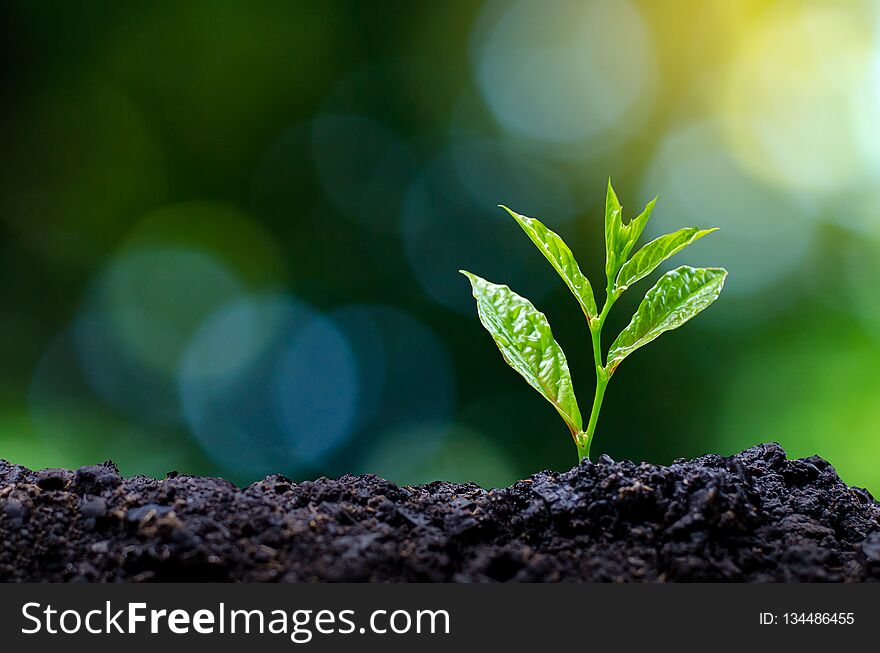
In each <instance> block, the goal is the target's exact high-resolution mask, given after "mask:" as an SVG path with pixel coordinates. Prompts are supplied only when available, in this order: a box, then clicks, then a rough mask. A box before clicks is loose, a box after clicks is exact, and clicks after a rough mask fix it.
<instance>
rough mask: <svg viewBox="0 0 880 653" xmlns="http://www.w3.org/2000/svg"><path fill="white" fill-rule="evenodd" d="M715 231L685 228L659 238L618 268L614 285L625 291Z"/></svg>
mask: <svg viewBox="0 0 880 653" xmlns="http://www.w3.org/2000/svg"><path fill="white" fill-rule="evenodd" d="M713 231H717V229H697V228H696V227H686V228H684V229H679V230H678V231H676V232H674V233H671V234H666V235H665V236H660V237H659V238H657V239H655V240H652V241H651V242H650V243H648V244H647V245H645V246H644V247H642V248H641V249H640V250H639V251H638V252H636V253H635V255H634V256H633V257H632V258H631V259H630V260H629V261H627V262H626V263H624V264H623V267H621V268H620V273H619V274H618V275H617V283H616V284H615V285H616V287H617V288H618V289H620V290H621V291H623V290H626V289H627V288H628V287H629V286H631V285H633V284H634V283H635V282H636V281H639V280H640V279H643V278H645V277H646V276H648V275H649V274H651V272H653V271H654V270H656V269H657V266H658V265H660V264H661V263H662V262H663V261H665V260H666V259H668V258H669V257H670V256H672V255H674V254H676V253H678V252H680V251H681V250H683V249H684V248H685V247H687V246H688V245H690V244H691V243H693V242H695V241H697V240H699V239H700V238H702V237H703V236H705V235H706V234H710V233H712V232H713Z"/></svg>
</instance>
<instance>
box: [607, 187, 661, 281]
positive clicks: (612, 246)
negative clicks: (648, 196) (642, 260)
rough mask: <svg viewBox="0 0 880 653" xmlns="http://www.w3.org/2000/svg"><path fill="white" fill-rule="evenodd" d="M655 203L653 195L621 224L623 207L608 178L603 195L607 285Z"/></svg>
mask: <svg viewBox="0 0 880 653" xmlns="http://www.w3.org/2000/svg"><path fill="white" fill-rule="evenodd" d="M656 203H657V198H656V197H655V198H654V199H652V200H651V201H650V202H648V204H647V206H645V210H644V211H642V212H641V213H640V214H639V215H638V216H636V217H635V218H633V219H632V220H631V221H630V222H629V223H628V224H623V207H621V206H620V201H619V200H618V199H617V194H616V193H615V192H614V188H612V186H611V180H610V179H609V180H608V192H607V193H606V195H605V276H606V277H607V279H608V285H609V286H611V285H613V282H614V280H615V279H617V274H618V272H619V271H620V268H621V266H622V265H623V264H624V262H626V259H627V258H629V254H630V252H631V251H632V249H633V247H634V246H635V244H636V241H637V240H638V239H639V236H641V235H642V231H644V229H645V225H646V224H647V223H648V218H650V217H651V213H652V212H653V211H654V205H655V204H656Z"/></svg>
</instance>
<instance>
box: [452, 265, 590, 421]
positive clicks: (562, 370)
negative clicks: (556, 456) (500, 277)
mask: <svg viewBox="0 0 880 653" xmlns="http://www.w3.org/2000/svg"><path fill="white" fill-rule="evenodd" d="M461 273H462V274H463V275H465V276H466V277H467V278H468V279H469V280H470V282H471V288H472V290H473V294H474V298H475V299H476V300H477V312H478V313H479V316H480V322H482V324H483V326H484V327H486V330H487V331H488V332H489V333H490V334H491V335H492V338H493V339H494V340H495V344H496V345H498V349H500V350H501V354H502V356H504V360H506V361H507V363H508V364H509V365H510V366H511V367H512V368H513V369H515V370H516V371H517V372H519V374H520V375H521V376H522V377H523V378H524V379H525V380H526V381H528V383H529V384H530V385H531V386H532V387H533V388H535V390H537V391H538V392H540V393H541V394H542V395H544V397H545V398H546V399H547V401H549V402H550V403H551V404H553V406H554V408H556V410H557V411H558V412H559V414H560V416H561V417H562V419H563V420H565V423H566V424H567V425H568V428H569V430H570V431H571V433H572V436H574V435H576V434H577V433H579V432H580V431H581V430H582V429H583V424H582V421H581V413H580V410H579V409H578V405H577V400H576V399H575V395H574V388H573V387H572V383H571V374H570V372H569V370H568V361H567V360H566V358H565V354H564V353H563V351H562V349H561V348H560V346H559V344H558V343H557V342H556V340H554V339H553V333H552V332H551V331H550V325H549V324H548V322H547V318H546V317H545V316H544V314H543V313H541V312H540V311H538V310H537V309H536V308H535V307H534V306H532V303H531V302H530V301H529V300H527V299H526V298H525V297H521V296H520V295H517V294H516V293H515V292H513V291H512V290H511V289H510V288H508V287H507V286H502V285H498V284H494V283H491V282H489V281H486V280H485V279H483V278H481V277H478V276H477V275H475V274H472V273H470V272H466V271H465V270H461Z"/></svg>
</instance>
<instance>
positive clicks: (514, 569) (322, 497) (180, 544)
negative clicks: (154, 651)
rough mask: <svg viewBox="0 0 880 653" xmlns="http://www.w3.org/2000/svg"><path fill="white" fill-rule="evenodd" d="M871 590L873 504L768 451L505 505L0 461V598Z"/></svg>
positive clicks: (574, 474) (557, 488) (633, 474)
mask: <svg viewBox="0 0 880 653" xmlns="http://www.w3.org/2000/svg"><path fill="white" fill-rule="evenodd" d="M877 579H880V504H878V503H877V502H876V501H875V500H874V498H873V497H872V496H871V495H870V493H868V492H867V491H866V490H862V489H859V488H855V487H849V486H847V485H846V484H845V483H843V482H842V481H841V480H840V478H839V477H838V476H837V474H836V472H835V471H834V469H833V468H832V466H831V465H830V464H829V463H827V462H826V461H824V460H823V459H821V458H818V457H811V458H805V459H801V460H788V459H787V458H786V455H785V451H783V450H782V448H781V447H780V446H779V445H776V444H766V445H760V446H757V447H753V448H751V449H747V450H746V451H743V452H742V453H740V454H737V455H735V456H731V457H729V458H722V457H721V456H716V455H708V456H703V457H701V458H697V459H695V460H691V461H685V460H679V461H676V462H675V463H673V464H672V465H670V466H668V467H663V466H658V465H651V464H647V463H642V464H639V465H637V464H634V463H632V462H628V461H624V462H614V461H612V460H611V459H609V458H607V457H602V458H600V459H599V460H598V461H596V462H595V463H588V462H587V463H583V464H581V465H578V466H577V467H575V468H573V469H571V470H570V471H568V472H565V473H556V472H540V473H538V474H535V475H534V476H532V477H531V478H528V479H526V480H523V481H519V482H518V483H516V484H514V485H512V486H511V487H508V488H503V489H495V490H484V489H482V488H480V487H479V486H477V485H474V484H461V485H459V484H452V483H445V482H435V483H431V484H429V485H424V486H418V487H398V486H397V485H395V484H393V483H391V482H389V481H386V480H383V479H381V478H377V477H375V476H343V477H341V478H339V479H336V480H331V479H326V478H320V479H318V480H316V481H308V482H303V483H294V482H292V481H290V480H289V479H287V478H285V477H283V476H269V477H267V478H265V479H263V480H262V481H259V482H257V483H254V484H253V485H250V486H249V487H246V488H237V487H235V486H234V485H233V484H231V483H229V482H227V481H224V480H221V479H215V478H201V477H193V476H183V475H178V474H176V473H170V474H169V475H168V476H167V478H165V479H163V480H154V479H150V478H145V477H134V478H128V479H126V478H121V477H120V476H119V473H118V471H117V469H116V467H115V466H114V465H113V463H111V462H107V463H104V464H102V465H97V466H92V467H83V468H80V469H78V470H76V471H68V470H60V469H46V470H41V471H30V470H28V469H26V468H24V467H21V466H18V465H13V464H10V463H7V462H5V461H0V580H3V581H46V580H48V581H233V580H235V581H462V582H470V581H719V580H720V581H864V580H877Z"/></svg>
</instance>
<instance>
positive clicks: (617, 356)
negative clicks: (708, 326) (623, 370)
mask: <svg viewBox="0 0 880 653" xmlns="http://www.w3.org/2000/svg"><path fill="white" fill-rule="evenodd" d="M726 278H727V270H724V269H721V268H692V267H688V266H686V265H683V266H681V267H680V268H676V269H675V270H670V271H669V272H667V273H666V274H664V275H663V276H662V277H660V280H659V281H658V282H657V284H656V285H655V286H654V287H653V288H651V290H649V291H648V293H647V294H646V295H645V298H644V299H643V300H642V303H641V304H640V305H639V308H638V310H637V311H636V314H635V315H633V318H632V321H631V322H630V323H629V325H628V326H627V327H626V328H625V329H624V330H623V331H621V333H620V335H619V336H617V339H616V340H615V341H614V343H613V344H612V345H611V349H610V350H609V351H608V368H609V369H611V370H612V371H613V370H614V369H616V368H617V366H618V365H620V362H621V361H622V360H623V359H624V358H626V357H627V356H629V355H630V354H631V353H632V352H634V351H635V350H636V349H638V348H639V347H643V346H644V345H646V344H648V343H649V342H651V341H652V340H654V339H655V338H657V337H658V336H659V335H661V334H662V333H665V332H666V331H670V330H671V329H677V328H678V327H680V326H681V325H682V324H684V323H685V322H687V321H688V320H690V319H691V318H692V317H694V316H695V315H697V314H698V313H699V312H701V311H702V310H703V309H705V308H706V307H707V306H709V305H710V304H711V303H712V302H714V301H715V300H716V299H718V295H719V293H720V292H721V289H722V288H723V287H724V280H725V279H726Z"/></svg>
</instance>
